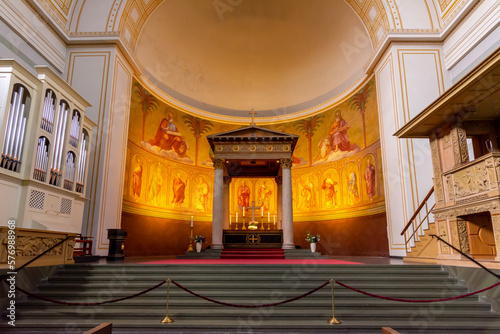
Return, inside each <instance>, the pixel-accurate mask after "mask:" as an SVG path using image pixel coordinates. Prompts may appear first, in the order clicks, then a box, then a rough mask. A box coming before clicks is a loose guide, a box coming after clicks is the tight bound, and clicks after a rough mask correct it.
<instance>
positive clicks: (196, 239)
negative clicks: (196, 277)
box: [194, 235, 205, 253]
mask: <svg viewBox="0 0 500 334" xmlns="http://www.w3.org/2000/svg"><path fill="white" fill-rule="evenodd" d="M194 242H196V252H198V253H199V252H201V244H202V243H203V242H205V237H204V236H202V235H197V236H195V237H194Z"/></svg>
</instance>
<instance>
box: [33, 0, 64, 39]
mask: <svg viewBox="0 0 500 334" xmlns="http://www.w3.org/2000/svg"><path fill="white" fill-rule="evenodd" d="M32 1H34V2H36V3H37V4H38V5H39V6H40V7H42V8H43V9H44V10H45V11H46V12H47V14H49V15H50V17H51V18H52V19H53V20H54V21H55V22H56V23H57V24H58V25H59V26H60V28H61V29H63V30H64V31H66V32H67V31H68V15H69V10H70V8H71V5H72V4H73V1H74V0H32Z"/></svg>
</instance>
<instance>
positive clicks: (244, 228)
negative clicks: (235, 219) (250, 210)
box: [241, 218, 247, 230]
mask: <svg viewBox="0 0 500 334" xmlns="http://www.w3.org/2000/svg"><path fill="white" fill-rule="evenodd" d="M241 229H242V230H246V229H247V228H246V227H245V218H243V227H242V228H241Z"/></svg>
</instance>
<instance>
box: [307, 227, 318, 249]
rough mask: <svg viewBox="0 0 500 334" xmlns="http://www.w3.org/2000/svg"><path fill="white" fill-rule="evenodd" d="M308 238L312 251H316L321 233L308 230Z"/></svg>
mask: <svg viewBox="0 0 500 334" xmlns="http://www.w3.org/2000/svg"><path fill="white" fill-rule="evenodd" d="M306 240H307V241H309V244H310V246H311V252H313V253H314V252H316V243H317V242H319V234H316V235H312V234H311V233H309V231H307V236H306Z"/></svg>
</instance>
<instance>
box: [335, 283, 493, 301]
mask: <svg viewBox="0 0 500 334" xmlns="http://www.w3.org/2000/svg"><path fill="white" fill-rule="evenodd" d="M335 283H337V284H338V285H340V286H343V287H344V288H346V289H349V290H352V291H354V292H358V293H362V294H364V295H367V296H370V297H374V298H379V299H385V300H392V301H396V302H405V303H436V302H445V301H449V300H455V299H461V298H465V297H469V296H473V295H476V294H478V293H481V292H484V291H487V290H490V289H493V288H495V287H497V286H499V285H500V282H498V283H495V284H493V285H491V286H489V287H487V288H484V289H481V290H478V291H474V292H470V293H467V294H465V295H461V296H456V297H449V298H440V299H402V298H392V297H385V296H380V295H376V294H373V293H370V292H366V291H363V290H359V289H356V288H353V287H351V286H349V285H347V284H344V283H342V282H339V281H335Z"/></svg>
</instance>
